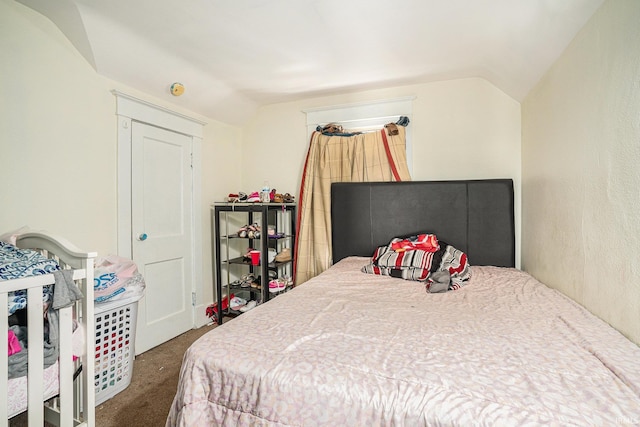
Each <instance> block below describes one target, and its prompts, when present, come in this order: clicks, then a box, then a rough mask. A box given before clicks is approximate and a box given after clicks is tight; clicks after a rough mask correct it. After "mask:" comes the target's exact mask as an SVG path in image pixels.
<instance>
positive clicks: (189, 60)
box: [17, 0, 603, 124]
mask: <svg viewBox="0 0 640 427" xmlns="http://www.w3.org/2000/svg"><path fill="white" fill-rule="evenodd" d="M17 1H19V2H20V3H22V4H24V5H26V6H28V7H31V8H32V9H34V10H36V11H38V12H40V13H42V14H43V15H45V16H46V17H48V18H49V19H50V20H51V21H53V22H54V23H55V24H56V25H57V26H58V27H59V28H60V30H61V31H62V32H63V33H64V34H65V35H66V36H67V37H68V38H69V40H70V41H71V43H73V45H74V46H75V47H76V48H77V49H78V51H79V52H80V53H81V54H82V55H83V56H84V57H85V58H86V60H87V61H88V62H89V63H90V64H91V65H92V66H93V67H94V68H95V70H96V71H97V72H98V73H99V74H101V75H104V76H105V77H107V78H110V79H113V80H116V81H118V82H121V83H124V84H126V85H128V86H131V87H134V88H136V89H138V90H141V91H143V92H145V93H148V94H150V95H153V96H156V97H159V98H165V99H170V100H171V101H173V102H175V103H177V104H180V105H182V106H184V107H185V108H188V109H190V110H192V111H194V112H197V113H200V114H203V115H205V116H207V117H210V118H214V119H217V120H220V121H224V122H228V123H233V124H241V123H243V122H244V121H246V120H247V119H248V118H249V117H251V116H252V115H253V114H254V113H255V111H256V109H257V108H258V107H259V106H261V105H265V104H272V103H277V102H283V101H291V100H297V99H304V98H309V97H315V96H323V95H333V94H337V93H345V92H353V91H360V90H366V89H375V88H385V87H392V86H399V85H406V84H415V83H423V82H429V81H436V80H446V79H453V78H463V77H482V78H485V79H487V80H488V81H490V82H491V83H492V84H494V85H495V86H496V87H498V88H500V89H501V90H503V91H504V92H505V93H507V94H508V95H510V96H511V97H513V98H514V99H516V100H518V101H520V100H522V99H523V97H524V96H525V95H526V94H527V93H528V92H529V90H530V89H531V88H533V87H534V86H535V84H536V83H537V82H538V80H539V79H540V78H541V77H542V75H543V74H544V73H545V71H546V70H547V69H548V68H549V67H550V66H551V64H553V62H554V61H555V60H556V58H557V57H558V56H559V55H560V54H561V53H562V51H563V50H564V49H565V48H566V46H567V45H568V44H569V43H570V41H571V40H572V39H573V37H575V35H576V33H577V32H578V31H579V30H580V28H582V26H583V25H584V24H585V23H586V21H587V20H588V19H589V17H590V16H591V15H592V14H593V13H594V12H595V10H596V9H597V8H598V7H599V6H600V5H601V4H602V2H603V0H395V1H392V0H227V1H223V0H188V1H184V0H108V1H105V0H56V1H51V0H17ZM174 82H181V83H182V84H184V86H185V88H186V91H185V93H184V95H182V96H181V97H180V98H173V97H172V95H171V94H170V93H169V87H170V86H171V84H172V83H174Z"/></svg>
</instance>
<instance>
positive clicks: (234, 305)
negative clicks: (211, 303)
mask: <svg viewBox="0 0 640 427" xmlns="http://www.w3.org/2000/svg"><path fill="white" fill-rule="evenodd" d="M245 305H247V300H245V299H243V298H240V297H233V298H231V302H230V303H229V307H230V308H231V310H240V309H241V308H242V307H244V306H245Z"/></svg>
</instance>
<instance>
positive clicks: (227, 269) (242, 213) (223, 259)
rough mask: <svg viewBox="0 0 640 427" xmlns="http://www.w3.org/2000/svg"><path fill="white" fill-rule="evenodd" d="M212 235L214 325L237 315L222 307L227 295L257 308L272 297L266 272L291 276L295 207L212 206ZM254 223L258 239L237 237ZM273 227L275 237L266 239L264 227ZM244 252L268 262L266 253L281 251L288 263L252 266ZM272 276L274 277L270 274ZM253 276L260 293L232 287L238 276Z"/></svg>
mask: <svg viewBox="0 0 640 427" xmlns="http://www.w3.org/2000/svg"><path fill="white" fill-rule="evenodd" d="M211 221H212V230H213V231H212V232H213V239H212V240H213V243H214V244H213V259H214V262H213V266H214V272H213V274H214V277H215V283H216V293H215V297H214V298H215V301H217V307H218V310H217V314H216V317H217V318H216V321H217V323H218V325H221V324H222V320H223V317H224V315H227V314H239V313H237V312H234V311H233V310H231V309H230V307H228V304H227V307H226V308H224V309H220V308H222V307H223V299H224V298H225V297H226V298H227V300H229V299H230V298H228V297H229V296H230V295H231V294H235V295H238V294H239V293H242V294H243V295H246V297H247V299H248V300H255V301H256V302H257V303H258V304H259V303H264V302H267V301H269V299H270V298H272V297H273V295H277V294H272V293H270V292H269V272H272V273H271V274H272V275H275V276H277V277H284V276H289V277H292V276H293V254H294V248H295V238H296V204H295V203H243V202H236V203H226V202H225V203H215V204H214V205H213V206H212V208H211ZM254 223H257V224H258V225H259V226H260V237H259V238H251V237H239V236H238V230H239V229H240V227H242V226H244V225H251V224H254ZM269 226H273V227H275V232H276V237H274V236H271V237H270V236H269V235H268V227H269ZM247 248H253V249H256V250H259V251H260V259H261V261H262V260H268V258H269V249H270V248H271V249H275V250H276V251H277V252H278V253H279V252H280V251H282V250H283V249H284V248H289V249H290V251H291V255H292V256H291V260H288V261H284V262H275V261H274V262H271V263H267V262H260V264H259V265H252V264H251V261H250V260H249V259H247V258H244V255H245V253H246V251H247ZM274 272H275V274H274ZM246 274H253V275H254V276H255V277H256V278H257V277H258V276H259V277H260V287H261V288H260V289H259V290H258V289H256V288H253V287H241V286H240V285H238V284H234V283H235V282H237V281H238V280H239V279H241V277H242V276H244V275H246Z"/></svg>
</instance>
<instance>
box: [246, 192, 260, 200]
mask: <svg viewBox="0 0 640 427" xmlns="http://www.w3.org/2000/svg"><path fill="white" fill-rule="evenodd" d="M259 201H260V193H258V192H257V191H254V192H253V193H251V194H249V197H248V198H247V202H249V203H253V202H259Z"/></svg>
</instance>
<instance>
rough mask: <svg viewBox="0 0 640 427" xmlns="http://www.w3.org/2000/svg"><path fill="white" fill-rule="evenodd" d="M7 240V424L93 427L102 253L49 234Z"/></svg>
mask: <svg viewBox="0 0 640 427" xmlns="http://www.w3.org/2000/svg"><path fill="white" fill-rule="evenodd" d="M7 240H10V241H8V242H7V241H5V242H2V243H1V244H0V249H1V251H0V277H1V279H0V306H1V307H2V310H3V311H2V312H0V322H1V324H0V340H3V342H6V343H8V345H7V347H6V348H7V350H8V351H3V352H2V354H1V356H0V408H1V410H2V418H3V419H5V418H6V419H10V418H12V417H14V416H16V415H18V414H21V413H24V412H25V411H26V413H25V414H23V415H21V419H22V422H24V421H26V420H25V419H24V417H25V416H26V417H28V425H33V426H39V425H44V422H45V420H46V421H47V422H48V423H51V424H54V425H57V426H69V427H70V426H93V425H94V420H95V415H94V414H95V391H94V386H93V376H94V364H93V355H94V326H93V325H94V312H93V259H94V258H95V257H96V254H95V253H93V252H85V251H82V250H80V249H78V248H77V247H75V246H74V245H73V244H71V243H70V242H68V241H67V240H65V239H63V238H59V237H56V236H54V235H51V234H49V233H46V232H35V231H30V232H26V233H22V234H19V235H16V236H13V238H12V239H7ZM78 291H79V292H78ZM53 307H56V308H55V309H54V308H53ZM3 348H5V347H3ZM8 353H13V354H11V355H9V354H8ZM25 371H26V372H25Z"/></svg>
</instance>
